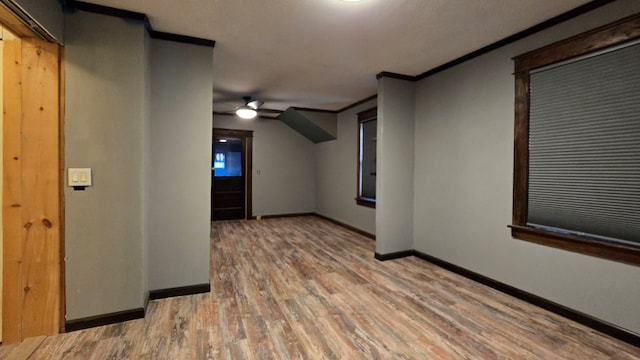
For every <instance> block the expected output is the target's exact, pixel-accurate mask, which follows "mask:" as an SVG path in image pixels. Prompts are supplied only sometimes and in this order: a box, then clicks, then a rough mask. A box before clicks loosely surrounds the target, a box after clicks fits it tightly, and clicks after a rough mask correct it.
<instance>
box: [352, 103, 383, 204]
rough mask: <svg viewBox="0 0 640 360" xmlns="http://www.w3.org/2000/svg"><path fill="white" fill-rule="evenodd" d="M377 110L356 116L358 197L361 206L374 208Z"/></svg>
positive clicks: (370, 110) (357, 200)
mask: <svg viewBox="0 0 640 360" xmlns="http://www.w3.org/2000/svg"><path fill="white" fill-rule="evenodd" d="M377 126H378V121H377V108H373V109H369V110H366V111H363V112H361V113H359V114H358V196H357V197H356V202H357V203H358V204H359V205H362V206H368V207H373V208H375V207H376V141H377Z"/></svg>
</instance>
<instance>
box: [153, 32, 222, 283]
mask: <svg viewBox="0 0 640 360" xmlns="http://www.w3.org/2000/svg"><path fill="white" fill-rule="evenodd" d="M150 42H151V174H150V194H149V196H150V209H149V231H150V236H149V288H150V290H160V289H168V288H173V287H183V286H191V285H200V284H209V251H210V249H209V248H210V246H209V232H210V212H211V196H210V194H211V144H212V130H211V129H212V114H213V109H212V89H213V84H212V83H213V73H212V68H213V50H212V48H211V47H206V46H198V45H190V44H183V43H177V42H172V41H165V40H155V39H151V41H150Z"/></svg>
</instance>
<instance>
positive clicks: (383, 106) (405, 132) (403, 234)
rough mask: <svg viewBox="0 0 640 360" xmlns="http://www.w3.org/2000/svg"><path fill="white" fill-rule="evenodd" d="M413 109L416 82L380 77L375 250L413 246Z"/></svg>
mask: <svg viewBox="0 0 640 360" xmlns="http://www.w3.org/2000/svg"><path fill="white" fill-rule="evenodd" d="M414 109H415V83H414V82H410V81H405V80H399V79H393V78H388V77H384V78H382V79H379V80H378V143H377V145H378V146H377V154H378V155H377V161H378V163H377V166H378V169H377V172H378V179H377V183H376V197H377V208H376V211H377V218H376V252H378V253H380V254H389V253H393V252H397V251H404V250H411V249H413V197H414V179H413V174H414V169H413V164H414V161H413V160H414V159H413V158H414V145H413V142H414ZM416 184H418V182H416Z"/></svg>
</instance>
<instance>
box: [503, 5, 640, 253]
mask: <svg viewBox="0 0 640 360" xmlns="http://www.w3.org/2000/svg"><path fill="white" fill-rule="evenodd" d="M637 38H640V14H635V15H632V16H630V17H627V18H624V19H622V20H619V21H617V22H614V23H611V24H609V25H605V26H602V27H600V28H597V29H594V30H592V31H588V32H586V33H583V34H580V35H577V36H574V37H571V38H569V39H566V40H562V41H559V42H557V43H554V44H551V45H548V46H545V47H543V48H540V49H537V50H534V51H531V52H528V53H525V54H522V55H520V56H517V57H515V58H514V62H515V128H514V173H513V174H514V175H513V218H512V225H511V226H510V228H511V235H512V236H513V237H514V238H516V239H520V240H525V241H531V242H534V243H538V244H542V245H547V246H552V247H556V248H560V249H564V250H568V251H573V252H578V253H582V254H587V255H592V256H597V257H601V258H605V259H609V260H615V261H619V262H624V263H628V264H633V265H640V246H635V245H626V244H620V243H615V242H608V241H603V240H601V239H594V238H590V237H586V236H577V235H566V234H560V233H555V232H551V231H545V230H541V229H537V228H533V227H530V226H527V211H528V209H527V204H528V190H529V188H528V186H529V184H528V178H529V148H528V142H529V73H530V71H531V70H533V69H537V68H540V67H543V66H547V65H551V64H554V63H557V62H560V61H564V60H567V59H571V58H574V57H577V56H581V55H586V54H589V53H593V52H596V51H599V50H602V49H605V48H608V47H611V46H614V45H618V44H622V43H625V42H628V41H631V40H634V39H637Z"/></svg>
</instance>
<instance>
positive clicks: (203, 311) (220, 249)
mask: <svg viewBox="0 0 640 360" xmlns="http://www.w3.org/2000/svg"><path fill="white" fill-rule="evenodd" d="M211 246H212V252H211V257H212V258H211V260H212V261H211V264H212V265H211V274H212V276H211V285H212V291H211V293H210V294H201V295H195V296H184V297H176V298H171V299H164V300H158V301H152V302H151V303H150V304H149V309H148V313H147V316H146V318H145V319H140V320H134V321H129V322H126V323H122V324H116V325H110V326H103V327H97V328H93V329H87V330H83V331H76V332H71V333H67V334H60V335H56V336H51V337H39V338H33V339H29V340H28V341H25V342H24V343H23V344H21V345H7V346H2V347H0V359H234V360H236V359H614V360H622V359H640V349H639V348H636V347H633V346H631V345H629V344H626V343H624V342H620V341H618V340H615V339H612V338H609V337H607V336H605V335H602V334H600V333H598V332H595V331H593V330H591V329H589V328H587V327H584V326H582V325H580V324H577V323H574V322H572V321H570V320H567V319H564V318H562V317H559V316H557V315H555V314H552V313H550V312H547V311H545V310H543V309H540V308H538V307H535V306H532V305H529V304H527V303H525V302H522V301H520V300H517V299H514V298H512V297H509V296H507V295H504V294H502V293H500V292H497V291H495V290H493V289H491V288H488V287H486V286H483V285H480V284H478V283H475V282H473V281H471V280H468V279H466V278H463V277H461V276H458V275H456V274H453V273H451V272H448V271H446V270H443V269H441V268H439V267H437V266H434V265H431V264H429V263H427V262H425V261H422V260H419V259H417V258H413V257H410V258H404V259H398V260H393V261H387V262H379V261H377V260H375V259H374V258H373V253H374V248H375V244H374V242H373V241H372V240H370V239H367V238H365V237H362V236H360V235H358V234H355V233H353V232H350V231H348V230H345V229H343V228H341V227H338V226H336V225H334V224H332V223H330V222H327V221H325V220H322V219H319V218H317V217H312V216H309V217H298V218H281V219H266V220H262V221H225V222H216V223H214V224H213V225H212V236H211Z"/></svg>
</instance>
